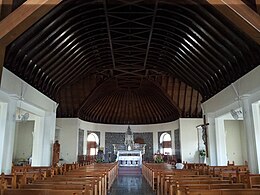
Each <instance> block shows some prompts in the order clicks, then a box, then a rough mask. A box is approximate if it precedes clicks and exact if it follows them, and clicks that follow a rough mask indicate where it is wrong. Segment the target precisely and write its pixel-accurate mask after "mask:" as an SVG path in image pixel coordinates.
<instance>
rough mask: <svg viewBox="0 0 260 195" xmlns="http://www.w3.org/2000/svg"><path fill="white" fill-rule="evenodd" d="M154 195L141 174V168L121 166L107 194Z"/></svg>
mask: <svg viewBox="0 0 260 195" xmlns="http://www.w3.org/2000/svg"><path fill="white" fill-rule="evenodd" d="M121 194H124V195H132V194H135V195H155V193H154V192H153V190H152V188H151V186H149V184H148V182H147V181H146V180H145V178H144V177H143V175H142V172H141V169H140V168H139V167H138V168H134V167H121V168H119V170H118V176H117V178H116V179H115V181H114V183H113V185H112V187H111V190H110V192H109V193H108V195H121Z"/></svg>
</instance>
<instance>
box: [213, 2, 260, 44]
mask: <svg viewBox="0 0 260 195" xmlns="http://www.w3.org/2000/svg"><path fill="white" fill-rule="evenodd" d="M208 2H209V3H210V4H211V5H213V6H214V7H215V8H216V9H217V10H218V11H219V12H221V13H222V14H223V15H224V16H225V17H227V18H228V19H229V20H230V21H231V22H233V23H234V24H235V25H236V26H237V27H238V28H239V29H241V30H242V31H243V32H245V33H246V34H247V35H248V36H250V37H251V38H252V39H253V40H255V41H256V42H257V43H258V44H260V16H259V15H258V14H257V13H256V12H254V11H253V10H252V9H250V7H248V6H247V5H246V4H245V3H243V2H242V1H241V0H208ZM258 7H259V4H258Z"/></svg>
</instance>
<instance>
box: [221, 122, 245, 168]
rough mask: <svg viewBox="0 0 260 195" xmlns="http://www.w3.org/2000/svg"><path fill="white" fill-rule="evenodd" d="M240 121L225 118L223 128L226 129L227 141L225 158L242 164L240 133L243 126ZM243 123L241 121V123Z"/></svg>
mask: <svg viewBox="0 0 260 195" xmlns="http://www.w3.org/2000/svg"><path fill="white" fill-rule="evenodd" d="M241 123H242V121H239V120H225V121H224V125H225V130H226V143H227V160H228V161H230V162H232V161H234V162H235V164H236V165H242V164H244V160H246V159H243V153H242V144H241V143H242V142H241V133H242V132H243V129H244V128H243V129H240V128H241V127H243V125H241ZM242 124H243V123H242Z"/></svg>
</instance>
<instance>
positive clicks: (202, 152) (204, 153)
mask: <svg viewBox="0 0 260 195" xmlns="http://www.w3.org/2000/svg"><path fill="white" fill-rule="evenodd" d="M199 152H200V157H205V156H206V151H205V150H204V149H202V150H200V151H199Z"/></svg>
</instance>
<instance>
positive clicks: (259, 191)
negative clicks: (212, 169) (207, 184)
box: [170, 189, 260, 195]
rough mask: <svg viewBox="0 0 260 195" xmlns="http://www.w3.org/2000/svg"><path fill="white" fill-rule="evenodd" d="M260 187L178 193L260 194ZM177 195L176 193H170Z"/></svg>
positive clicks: (182, 193) (207, 194)
mask: <svg viewBox="0 0 260 195" xmlns="http://www.w3.org/2000/svg"><path fill="white" fill-rule="evenodd" d="M259 194H260V189H211V190H194V189H193V190H189V189H188V190H187V191H185V192H183V191H182V192H179V193H178V195H259ZM170 195H175V194H170Z"/></svg>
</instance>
